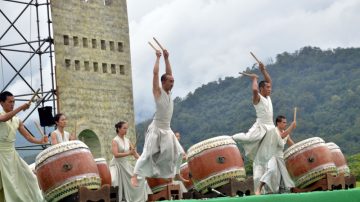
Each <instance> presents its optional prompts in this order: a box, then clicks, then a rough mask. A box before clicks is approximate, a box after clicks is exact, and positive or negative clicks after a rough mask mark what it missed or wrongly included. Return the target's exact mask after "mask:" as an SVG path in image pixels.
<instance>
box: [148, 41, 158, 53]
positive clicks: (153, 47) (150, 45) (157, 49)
mask: <svg viewBox="0 0 360 202" xmlns="http://www.w3.org/2000/svg"><path fill="white" fill-rule="evenodd" d="M148 43H149V45H150V46H151V47H152V48H153V49H154V51H158V49H156V48H155V46H154V45H152V43H150V41H149V42H148Z"/></svg>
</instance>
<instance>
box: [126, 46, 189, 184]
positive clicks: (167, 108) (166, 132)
mask: <svg viewBox="0 0 360 202" xmlns="http://www.w3.org/2000/svg"><path fill="white" fill-rule="evenodd" d="M155 54H156V61H155V65H154V69H153V82H152V85H153V88H152V93H153V96H154V100H155V103H156V112H155V116H154V118H153V121H152V122H151V124H150V125H149V127H148V130H147V134H146V136H145V143H144V149H143V152H142V154H141V156H140V158H139V159H138V160H137V161H136V164H135V168H134V175H133V176H132V177H131V184H132V185H133V186H138V180H137V177H138V176H142V177H152V178H168V179H172V178H174V177H175V178H177V179H180V180H182V181H186V180H185V179H183V178H182V177H181V175H180V165H181V162H182V156H183V154H184V153H185V152H184V150H183V148H182V147H181V145H180V144H179V141H178V140H177V139H176V137H175V135H174V132H173V131H172V130H171V128H170V122H171V118H172V114H173V105H174V103H173V100H172V99H171V89H172V88H173V86H174V77H173V75H172V70H171V65H170V61H169V52H168V51H167V50H166V49H163V55H164V61H165V74H163V75H162V76H161V78H160V81H161V86H160V83H159V63H160V57H161V55H162V53H161V52H160V51H159V50H156V53H155Z"/></svg>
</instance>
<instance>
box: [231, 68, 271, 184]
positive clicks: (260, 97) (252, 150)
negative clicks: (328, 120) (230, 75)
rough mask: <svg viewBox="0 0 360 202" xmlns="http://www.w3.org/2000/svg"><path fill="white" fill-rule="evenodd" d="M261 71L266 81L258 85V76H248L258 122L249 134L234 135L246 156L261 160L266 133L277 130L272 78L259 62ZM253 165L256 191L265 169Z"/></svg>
mask: <svg viewBox="0 0 360 202" xmlns="http://www.w3.org/2000/svg"><path fill="white" fill-rule="evenodd" d="M258 63H259V69H260V71H261V73H262V74H263V76H264V79H265V80H264V81H260V83H259V84H258V83H257V82H258V76H257V75H256V74H246V73H244V75H246V76H249V77H250V78H251V79H252V94H253V96H252V102H253V105H254V108H255V111H256V117H257V118H256V121H255V123H254V124H253V126H252V127H251V128H250V129H249V131H248V132H247V133H237V134H235V135H233V136H232V137H233V139H234V140H235V141H237V142H239V143H241V144H242V146H243V148H244V150H245V154H246V155H247V156H249V157H250V158H261V154H259V155H257V150H258V148H259V144H260V142H261V140H262V139H263V137H264V135H265V133H266V132H267V131H270V130H271V129H273V128H275V125H274V122H273V106H272V102H271V98H270V94H271V84H272V81H271V77H270V75H269V73H268V72H267V70H266V67H265V65H264V64H263V63H262V62H260V61H258ZM256 162H257V161H256V160H254V163H253V176H254V189H256V187H258V184H259V179H260V177H261V176H262V175H263V167H262V166H259V165H257V164H256Z"/></svg>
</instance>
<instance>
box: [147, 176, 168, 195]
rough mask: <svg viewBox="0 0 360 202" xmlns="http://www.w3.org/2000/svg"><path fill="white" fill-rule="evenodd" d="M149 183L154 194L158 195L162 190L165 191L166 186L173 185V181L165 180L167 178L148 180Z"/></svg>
mask: <svg viewBox="0 0 360 202" xmlns="http://www.w3.org/2000/svg"><path fill="white" fill-rule="evenodd" d="M146 180H147V183H148V185H149V187H150V189H151V191H152V192H153V193H157V192H159V191H161V190H163V189H164V188H165V187H166V185H168V184H171V183H172V180H171V179H165V178H146Z"/></svg>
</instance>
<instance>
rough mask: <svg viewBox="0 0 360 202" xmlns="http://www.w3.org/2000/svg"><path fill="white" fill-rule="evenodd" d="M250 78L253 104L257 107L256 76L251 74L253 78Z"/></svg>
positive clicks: (258, 98) (257, 89) (257, 90)
mask: <svg viewBox="0 0 360 202" xmlns="http://www.w3.org/2000/svg"><path fill="white" fill-rule="evenodd" d="M251 78H252V92H253V104H254V105H257V104H258V103H259V101H260V96H259V87H258V82H257V75H256V74H253V76H251Z"/></svg>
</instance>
